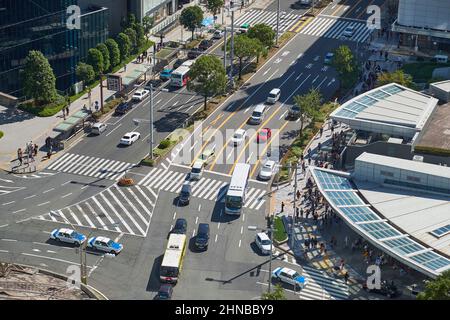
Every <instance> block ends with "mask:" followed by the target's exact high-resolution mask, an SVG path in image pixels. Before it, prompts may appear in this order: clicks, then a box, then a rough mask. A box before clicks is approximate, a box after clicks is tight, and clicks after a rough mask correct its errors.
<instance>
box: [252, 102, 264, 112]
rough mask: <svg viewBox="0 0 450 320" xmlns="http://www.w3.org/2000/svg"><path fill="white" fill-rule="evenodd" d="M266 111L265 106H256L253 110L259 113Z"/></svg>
mask: <svg viewBox="0 0 450 320" xmlns="http://www.w3.org/2000/svg"><path fill="white" fill-rule="evenodd" d="M265 109H266V105H265V104H262V103H260V104H258V105H257V106H256V107H255V109H254V110H253V111H259V112H263V111H264V110H265Z"/></svg>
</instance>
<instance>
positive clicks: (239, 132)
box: [231, 129, 247, 147]
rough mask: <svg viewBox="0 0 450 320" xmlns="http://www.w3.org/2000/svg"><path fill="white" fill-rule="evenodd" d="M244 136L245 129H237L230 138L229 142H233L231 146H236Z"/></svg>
mask: <svg viewBox="0 0 450 320" xmlns="http://www.w3.org/2000/svg"><path fill="white" fill-rule="evenodd" d="M246 137H247V131H245V130H244V129H237V130H236V132H235V133H234V135H233V137H232V138H231V142H232V143H233V146H235V147H237V146H239V145H240V144H242V142H244V141H245V138H246Z"/></svg>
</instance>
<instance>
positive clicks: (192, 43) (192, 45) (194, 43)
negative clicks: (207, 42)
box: [186, 39, 201, 49]
mask: <svg viewBox="0 0 450 320" xmlns="http://www.w3.org/2000/svg"><path fill="white" fill-rule="evenodd" d="M200 42H201V41H200V40H199V39H196V40H192V41H189V42H188V43H186V49H193V48H195V47H197V46H198V45H199V44H200Z"/></svg>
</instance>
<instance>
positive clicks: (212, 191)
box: [205, 180, 224, 199]
mask: <svg viewBox="0 0 450 320" xmlns="http://www.w3.org/2000/svg"><path fill="white" fill-rule="evenodd" d="M223 183H224V182H223V181H220V180H218V181H216V183H215V184H214V186H212V187H211V190H209V192H207V193H206V194H205V199H209V198H210V197H211V195H214V194H215V193H216V192H217V191H218V190H220V188H221V187H220V186H221V185H222V184H223Z"/></svg>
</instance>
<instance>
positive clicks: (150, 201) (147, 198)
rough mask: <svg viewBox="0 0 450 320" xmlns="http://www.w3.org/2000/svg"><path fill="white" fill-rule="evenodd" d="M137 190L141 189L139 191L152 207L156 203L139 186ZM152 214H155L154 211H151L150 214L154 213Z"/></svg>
mask: <svg viewBox="0 0 450 320" xmlns="http://www.w3.org/2000/svg"><path fill="white" fill-rule="evenodd" d="M136 190H138V191H139V193H140V194H141V195H142V197H144V198H145V200H147V201H148V203H150V205H151V206H152V207H154V206H155V203H153V202H152V200H150V198H149V197H147V195H146V194H145V192H144V191H143V190H142V189H141V188H140V187H139V186H136ZM152 214H153V212H150V215H152Z"/></svg>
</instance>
